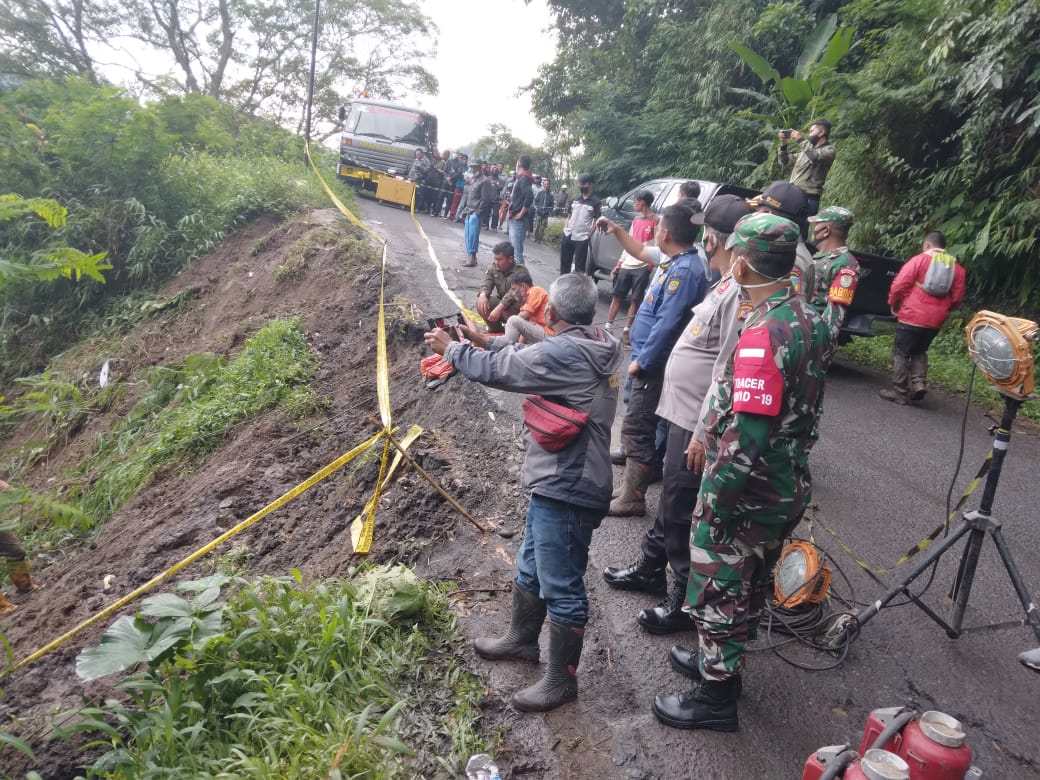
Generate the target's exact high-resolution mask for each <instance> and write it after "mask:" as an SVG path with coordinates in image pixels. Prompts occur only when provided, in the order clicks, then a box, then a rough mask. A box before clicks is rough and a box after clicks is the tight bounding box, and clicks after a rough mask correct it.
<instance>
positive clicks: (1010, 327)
mask: <svg viewBox="0 0 1040 780" xmlns="http://www.w3.org/2000/svg"><path fill="white" fill-rule="evenodd" d="M964 333H965V338H966V339H967V342H968V354H969V355H970V356H971V359H972V360H973V361H974V362H975V365H977V366H978V367H979V369H980V370H981V371H982V373H983V374H985V375H986V379H988V380H989V381H990V382H991V383H993V385H995V386H996V389H997V390H998V391H999V392H1001V393H1003V394H1005V395H1009V396H1012V397H1014V398H1020V399H1024V398H1028V397H1029V396H1031V395H1032V394H1033V350H1032V343H1033V342H1034V341H1036V340H1037V324H1036V323H1035V322H1032V321H1031V320H1024V319H1021V318H1019V317H1006V316H1004V315H1003V314H997V313H995V312H992V311H980V312H979V313H978V314H976V315H975V316H974V317H972V319H971V322H969V323H968V326H967V327H966V328H965V329H964Z"/></svg>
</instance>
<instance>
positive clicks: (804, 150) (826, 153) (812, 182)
mask: <svg viewBox="0 0 1040 780" xmlns="http://www.w3.org/2000/svg"><path fill="white" fill-rule="evenodd" d="M830 134H831V123H830V122H828V121H827V120H826V119H817V120H816V121H815V122H813V123H812V124H811V125H810V126H809V137H808V138H806V137H804V136H803V135H802V134H801V132H799V131H798V130H781V131H780V134H779V135H780V151H779V161H780V168H781V169H783V170H787V169H788V168H790V169H791V179H790V181H791V184H793V185H795V186H796V187H798V188H799V189H801V191H802V192H804V193H805V199H806V201H808V206H809V214H808V215H809V216H810V217H812V216H815V215H816V213H817V212H818V211H819V210H820V196H821V195H823V184H824V182H825V181H826V180H827V174H828V172H830V169H831V165H832V164H833V163H834V155H835V149H834V144H832V143H831V141H830ZM792 140H793V141H795V142H796V143H797V144H798V154H797V156H795V157H794V158H792V157H791V155H790V153H789V152H788V150H787V145H788V142H789V141H792Z"/></svg>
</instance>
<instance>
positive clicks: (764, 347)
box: [733, 328, 784, 417]
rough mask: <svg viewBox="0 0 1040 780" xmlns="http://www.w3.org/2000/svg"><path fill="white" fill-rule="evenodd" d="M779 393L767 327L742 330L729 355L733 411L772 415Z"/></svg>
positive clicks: (778, 404) (777, 408)
mask: <svg viewBox="0 0 1040 780" xmlns="http://www.w3.org/2000/svg"><path fill="white" fill-rule="evenodd" d="M783 393H784V376H783V374H782V373H781V371H780V368H779V367H778V366H777V365H776V359H775V358H774V357H773V348H772V344H771V342H770V339H769V330H768V329H766V328H750V329H748V330H745V331H744V332H743V333H742V334H741V335H740V340H739V341H738V342H737V350H736V352H735V353H734V356H733V411H734V412H745V413H749V414H761V415H765V416H767V417H776V416H777V415H779V414H780V409H781V406H782V401H783Z"/></svg>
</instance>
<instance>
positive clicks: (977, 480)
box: [808, 450, 993, 575]
mask: <svg viewBox="0 0 1040 780" xmlns="http://www.w3.org/2000/svg"><path fill="white" fill-rule="evenodd" d="M992 462H993V450H990V451H989V454H988V455H986V459H985V460H984V461H983V462H982V466H981V467H980V468H979V471H978V473H977V474H976V475H975V477H974V478H973V479H972V481H971V482H970V483H968V487H967V489H966V490H965V491H964V493H962V494H961V497H960V498H959V499H958V500H957V503H956V504H955V505H954V507H953V509H951V510H950V514H949V515H948V516H947V517H946V519H945V520H944V521H943V522H941V523H939V525H938V526H936V527H935V529H934V530H932V532H931V533H929V534H928V535H927V536H926V537H924V539H922V540H921V541H919V542H918V543H917V544H915V545H914V546H913V547H911V548H910V549H909V550H907V551H906V554H904V555H903V557H902V558H900V559H899V560H898V561H896V562H895V563H893V564H892V565H891V566H888V567H886V568H883V569H879V568H875V567H873V566H871V565H870V564H868V563H867V562H866V561H864V560H863V559H862V558H861V557H860V556H859V555H858V554H857V553H856V552H855V551H854V550H853V549H852V548H851V547H849V545H848V544H846V542H845V541H844V540H842V538H841V537H840V536H838V533H837V532H836V531H834V530H833V529H832V528H830V527H829V526H828V525H827V524H826V523H820V525H821V526H822V527H823V530H824V531H826V532H827V533H828V534H830V535H831V537H833V539H834V541H835V542H837V544H838V546H839V547H840V548H841V549H842V550H843V551H844V552H845V553H846V554H847V555H848V556H849V557H850V558H852V560H853V561H854V562H855V564H856V565H857V566H859V567H860V568H861V569H863V570H864V571H865V572H867V573H868V574H870V575H874V574H887V573H889V572H890V571H892V570H893V569H898V568H899V567H900V566H902V565H903V564H905V563H906V562H907V561H909V560H910V559H911V558H913V557H914V556H915V555H917V554H918V553H919V552H922V551H923V550H926V549H928V546H929V545H930V544H931V543H932V542H934V541H935V540H936V539H938V538H939V535H940V534H941V533H943V532H944V531H945V530H946V529H947V528H949V527H950V523H951V522H952V521H953V519H954V518H955V517H956V516H957V515H958V514H959V513H960V511H961V509H963V508H964V505H965V504H966V503H967V502H968V498H970V497H971V494H972V493H974V492H975V489H976V488H977V487H978V486H979V485H981V484H982V480H983V477H985V476H986V473H987V472H988V471H989V467H990V465H991V463H992ZM808 526H809V539H810V541H812V521H809V523H808Z"/></svg>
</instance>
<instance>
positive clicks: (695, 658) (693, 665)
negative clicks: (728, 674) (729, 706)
mask: <svg viewBox="0 0 1040 780" xmlns="http://www.w3.org/2000/svg"><path fill="white" fill-rule="evenodd" d="M668 662H669V663H670V664H671V665H672V668H673V669H675V671H677V672H678V673H679V674H681V675H682V676H683V677H689V678H690V679H691V680H697V681H700V679H701V654H700V653H699V652H697V651H696V650H688V649H687V648H685V647H682V646H681V645H672V649H671V650H669V651H668ZM733 679H735V680H736V681H737V696H740V694H741V693H743V692H744V683H743V681H742V680H741V678H740V675H739V674H738V675H737V676H736V677H734V678H733Z"/></svg>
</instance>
